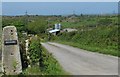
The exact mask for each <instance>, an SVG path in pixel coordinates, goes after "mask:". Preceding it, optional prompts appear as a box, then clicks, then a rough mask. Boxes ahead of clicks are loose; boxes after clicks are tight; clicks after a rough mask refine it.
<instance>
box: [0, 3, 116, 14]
mask: <svg viewBox="0 0 120 77" xmlns="http://www.w3.org/2000/svg"><path fill="white" fill-rule="evenodd" d="M26 11H27V12H28V14H31V15H69V14H73V12H74V13H75V14H81V13H82V14H112V13H117V12H118V2H2V15H24V14H25V12H26Z"/></svg>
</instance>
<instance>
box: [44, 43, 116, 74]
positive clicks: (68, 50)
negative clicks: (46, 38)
mask: <svg viewBox="0 0 120 77" xmlns="http://www.w3.org/2000/svg"><path fill="white" fill-rule="evenodd" d="M42 45H43V46H44V47H45V48H46V49H47V50H48V51H49V52H50V53H52V54H53V56H54V57H55V58H56V59H57V60H58V62H59V63H60V64H61V66H62V67H63V68H64V70H65V71H67V72H69V73H71V74H72V75H118V58H117V57H113V56H109V55H103V54H99V53H93V52H88V51H86V50H82V49H79V48H75V47H71V46H68V45H63V44H58V43H52V42H48V43H42Z"/></svg>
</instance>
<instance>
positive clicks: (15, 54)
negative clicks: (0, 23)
mask: <svg viewBox="0 0 120 77" xmlns="http://www.w3.org/2000/svg"><path fill="white" fill-rule="evenodd" d="M2 41H3V43H2V62H3V69H4V73H5V74H7V75H15V74H19V73H21V72H22V65H21V57H20V50H19V41H18V35H17V30H16V27H15V26H6V27H4V28H3V35H2Z"/></svg>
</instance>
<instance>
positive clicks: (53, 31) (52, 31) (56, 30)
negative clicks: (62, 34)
mask: <svg viewBox="0 0 120 77" xmlns="http://www.w3.org/2000/svg"><path fill="white" fill-rule="evenodd" d="M58 31H60V30H59V29H53V30H50V31H49V33H55V32H58Z"/></svg>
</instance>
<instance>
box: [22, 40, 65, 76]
mask: <svg viewBox="0 0 120 77" xmlns="http://www.w3.org/2000/svg"><path fill="white" fill-rule="evenodd" d="M29 52H30V53H29V56H30V61H29V64H30V65H31V67H28V68H26V69H25V70H24V71H23V73H22V74H23V75H65V74H67V73H66V72H65V71H64V70H63V68H62V67H61V66H60V64H59V63H58V61H57V60H56V59H55V58H53V56H52V54H50V53H49V52H48V51H47V50H46V49H45V48H44V47H42V46H41V44H40V40H39V39H33V40H32V41H31V43H30V48H29Z"/></svg>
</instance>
